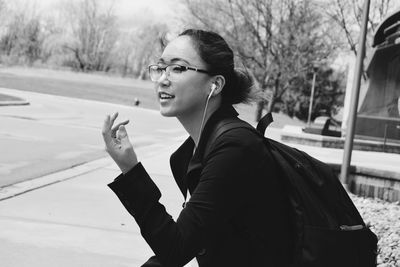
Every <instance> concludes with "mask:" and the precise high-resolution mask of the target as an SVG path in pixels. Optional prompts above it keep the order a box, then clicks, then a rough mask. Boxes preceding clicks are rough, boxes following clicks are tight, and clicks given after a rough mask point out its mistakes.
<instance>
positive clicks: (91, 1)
mask: <svg viewBox="0 0 400 267" xmlns="http://www.w3.org/2000/svg"><path fill="white" fill-rule="evenodd" d="M395 2H396V1H394V0H380V1H378V0H376V1H374V0H372V7H371V13H370V21H369V38H368V40H369V41H370V40H372V36H373V32H374V30H375V29H376V27H377V26H378V24H379V22H380V21H382V19H383V18H384V17H385V16H386V15H387V14H388V13H390V12H392V11H394V9H395V7H396V3H395ZM62 3H63V4H62V5H61V6H60V8H59V9H58V10H55V11H54V12H52V15H51V16H48V15H47V16H44V15H40V14H39V13H38V12H35V10H36V9H35V7H34V6H32V7H30V8H23V9H14V10H13V11H12V12H11V9H10V7H9V6H8V5H7V3H6V2H5V0H0V22H1V24H2V25H3V26H2V27H1V31H0V63H1V64H7V65H14V64H24V65H30V66H33V65H44V66H50V67H64V68H70V69H72V70H76V71H83V72H91V71H100V72H113V73H119V74H121V75H122V76H127V75H128V76H131V77H136V78H140V79H146V78H147V73H146V67H147V65H148V64H150V63H151V62H152V61H153V60H154V59H155V58H156V57H157V56H159V55H160V54H161V51H162V49H163V46H164V44H165V41H166V40H165V39H166V38H165V37H166V36H168V33H170V32H171V28H170V27H169V26H170V25H167V24H164V23H160V22H154V23H149V24H147V25H145V26H141V27H134V28H132V29H130V30H126V29H125V30H121V29H120V28H119V25H118V17H117V16H116V13H115V7H116V6H115V5H117V4H118V2H117V1H97V0H78V1H65V2H62ZM362 4H363V0H329V1H328V0H327V1H321V0H318V1H317V0H262V1H260V0H208V1H201V0H184V1H183V5H184V6H185V8H186V9H185V10H186V12H182V14H179V17H180V20H181V23H182V24H183V25H185V27H201V28H205V29H209V30H213V31H217V32H218V33H220V34H221V35H223V36H224V38H226V40H227V41H228V42H229V43H230V44H231V46H232V47H233V49H234V52H235V53H236V55H237V58H238V59H239V60H238V62H236V65H237V66H239V67H242V68H245V69H247V70H249V71H251V72H252V73H253V75H254V76H255V78H256V79H257V81H258V83H259V87H260V89H261V95H262V100H261V101H259V103H258V107H259V108H258V115H257V116H258V117H259V116H261V113H262V112H263V110H265V111H267V112H268V111H281V112H284V113H287V114H288V115H290V116H296V117H297V118H299V119H302V120H306V119H307V115H308V105H309V102H310V92H311V86H312V80H313V76H315V77H316V83H315V95H314V97H315V98H314V103H315V104H314V105H313V109H312V117H316V116H318V115H328V116H330V115H332V114H333V113H334V112H335V108H336V107H338V106H341V105H342V104H343V94H344V89H345V88H344V86H345V79H346V69H333V68H332V67H331V66H332V62H333V61H334V60H335V59H336V58H337V55H338V53H339V52H340V51H349V52H351V53H353V54H354V55H356V54H357V46H356V45H357V40H358V35H359V29H360V20H361V13H362V10H361V7H362ZM397 4H398V3H397ZM27 10H28V11H27ZM181 10H182V9H181Z"/></svg>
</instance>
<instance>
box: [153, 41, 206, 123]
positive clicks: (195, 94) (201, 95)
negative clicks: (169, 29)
mask: <svg viewBox="0 0 400 267" xmlns="http://www.w3.org/2000/svg"><path fill="white" fill-rule="evenodd" d="M158 64H159V65H169V64H179V65H183V66H192V67H195V68H198V69H203V70H207V68H206V64H205V63H204V62H203V60H202V59H201V58H200V56H199V55H198V53H197V51H196V50H195V48H194V47H193V44H192V41H191V39H190V37H188V36H180V37H178V38H176V39H175V40H173V41H172V42H170V43H169V44H168V45H167V47H166V48H165V50H164V52H163V54H162V55H161V58H160V59H159V61H158ZM210 86H211V76H209V75H208V74H206V73H201V72H197V71H193V70H187V71H183V72H181V73H172V72H171V74H170V75H169V77H167V75H166V74H165V73H164V74H163V75H162V76H161V77H160V79H159V80H158V82H156V93H157V99H158V102H159V104H160V113H161V114H162V115H163V116H167V117H172V116H174V117H178V118H179V117H182V118H183V117H189V118H190V116H193V118H196V115H198V114H202V112H203V111H204V106H205V102H206V98H207V95H208V93H209V90H210ZM199 112H200V113H199Z"/></svg>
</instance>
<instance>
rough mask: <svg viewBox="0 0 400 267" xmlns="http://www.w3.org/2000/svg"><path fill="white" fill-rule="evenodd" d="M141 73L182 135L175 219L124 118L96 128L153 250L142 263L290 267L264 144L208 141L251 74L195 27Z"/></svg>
mask: <svg viewBox="0 0 400 267" xmlns="http://www.w3.org/2000/svg"><path fill="white" fill-rule="evenodd" d="M149 75H150V78H151V80H152V81H153V82H155V88H156V95H157V98H158V102H159V106H160V112H161V114H162V115H163V116H167V117H176V118H177V119H178V120H179V121H180V122H181V124H182V125H183V127H184V128H185V129H186V131H187V132H188V134H189V135H190V136H189V137H188V139H187V140H186V141H185V142H184V143H183V144H182V145H181V147H180V148H179V149H178V150H177V151H176V152H175V153H173V154H172V156H171V159H170V163H171V169H172V173H173V175H174V178H175V180H176V182H177V184H178V186H179V188H180V190H181V191H182V194H183V195H184V196H185V197H187V202H186V203H185V204H184V205H183V206H184V207H183V209H182V211H181V213H180V215H179V217H178V219H177V220H176V221H174V220H173V219H172V217H171V216H170V215H169V214H168V213H167V211H166V210H165V208H164V206H163V205H162V204H161V203H160V202H159V199H160V197H161V193H160V191H159V189H158V188H157V186H156V185H155V184H154V182H153V181H152V180H151V178H150V177H149V175H148V174H147V172H146V170H145V169H144V167H143V166H142V164H141V163H140V162H138V160H137V157H136V154H135V152H134V150H133V148H132V145H131V143H130V141H129V139H128V135H127V132H126V130H125V127H124V125H125V124H127V123H128V121H124V122H121V123H118V124H116V125H115V126H114V123H115V120H116V118H117V116H118V114H114V115H112V116H107V117H106V119H105V122H104V126H103V137H104V141H105V144H106V147H107V151H108V153H109V154H110V156H111V157H112V158H113V159H114V161H115V162H116V164H117V165H118V166H119V167H120V169H121V171H122V174H121V175H119V176H118V177H117V178H116V179H115V180H114V181H113V182H112V183H110V184H109V186H110V188H111V189H112V190H113V191H114V192H115V193H116V195H117V196H118V197H119V199H120V200H121V202H122V204H123V205H124V206H125V208H126V209H127V210H128V212H129V213H130V214H131V215H132V216H133V217H134V218H135V220H136V222H137V223H138V225H139V227H140V230H141V234H142V236H143V237H144V239H145V240H146V242H147V243H148V244H149V246H150V247H151V249H152V250H153V252H154V253H155V256H153V257H151V258H150V259H149V260H148V261H147V262H146V263H145V264H144V265H143V266H146V267H152V266H154V267H155V266H184V265H185V264H186V263H188V262H189V261H190V260H192V259H193V258H194V257H196V258H197V261H198V263H199V266H200V267H206V266H207V267H208V266H209V267H220V266H221V267H224V266H226V267H234V266H238V267H239V266H240V267H249V266H257V267H262V266H289V264H290V260H291V258H290V256H289V255H292V251H293V248H292V246H293V240H292V235H291V231H290V229H291V227H290V218H289V217H290V215H289V209H288V200H287V197H286V194H285V193H284V189H283V186H282V185H281V183H280V181H278V178H279V175H277V173H278V170H277V167H276V165H275V164H274V162H273V160H272V158H271V156H270V152H269V151H268V150H267V148H266V146H265V145H264V143H263V139H262V138H261V137H260V136H258V135H257V134H256V133H254V132H253V131H250V130H249V129H245V128H236V129H232V130H230V131H228V132H226V133H224V134H222V135H221V136H220V137H219V138H217V139H216V140H215V142H214V143H212V144H208V140H210V139H211V136H212V135H213V134H214V133H215V126H216V125H217V124H218V122H220V121H221V120H223V119H226V118H236V117H237V115H238V114H237V112H236V111H235V110H234V108H233V107H232V105H233V104H237V103H241V102H246V101H247V100H248V99H249V96H250V95H251V91H252V89H253V88H254V87H255V83H254V80H253V78H252V76H251V75H250V74H248V73H247V72H246V71H243V70H240V69H237V68H234V56H233V52H232V50H231V48H230V47H229V46H228V44H227V43H226V42H225V40H224V39H223V38H222V37H221V36H219V35H218V34H216V33H214V32H209V31H202V30H194V29H190V30H186V31H184V32H182V33H181V34H180V35H179V36H178V37H177V38H176V39H174V40H173V41H171V42H170V43H169V44H168V45H167V46H166V48H165V50H164V52H163V54H162V55H161V57H160V58H159V60H158V62H157V63H156V64H154V65H150V66H149ZM205 150H207V151H208V153H206V154H204V153H205ZM189 195H190V197H189Z"/></svg>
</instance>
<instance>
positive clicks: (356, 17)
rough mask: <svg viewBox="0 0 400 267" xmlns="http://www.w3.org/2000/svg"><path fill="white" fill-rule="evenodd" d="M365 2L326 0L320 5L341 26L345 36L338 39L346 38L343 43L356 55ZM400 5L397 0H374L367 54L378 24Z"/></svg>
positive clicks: (357, 0)
mask: <svg viewBox="0 0 400 267" xmlns="http://www.w3.org/2000/svg"><path fill="white" fill-rule="evenodd" d="M363 3H364V0H334V1H326V2H325V3H322V4H321V6H320V7H321V8H322V10H324V12H325V13H326V14H327V15H328V17H329V18H330V20H331V21H332V22H333V23H334V24H336V25H337V26H338V27H339V29H340V35H341V36H343V37H345V38H338V40H345V43H342V45H344V46H347V47H348V49H350V51H352V53H354V55H355V56H357V52H358V51H357V43H358V38H359V35H360V31H361V16H362V11H363V10H362V7H363ZM399 6H400V4H399V2H398V1H396V0H380V1H372V4H371V7H370V13H369V20H368V31H367V44H370V45H369V46H367V54H368V52H369V50H370V47H371V45H372V40H373V35H374V33H375V31H376V29H377V27H378V25H379V24H380V23H381V22H382V21H383V20H384V18H385V17H386V16H387V15H388V14H389V13H391V12H393V11H395V9H396V8H398V7H399ZM340 35H339V36H340Z"/></svg>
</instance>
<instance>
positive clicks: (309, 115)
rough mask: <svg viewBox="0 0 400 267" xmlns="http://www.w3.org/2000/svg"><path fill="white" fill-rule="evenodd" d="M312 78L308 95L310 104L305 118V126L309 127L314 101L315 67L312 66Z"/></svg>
mask: <svg viewBox="0 0 400 267" xmlns="http://www.w3.org/2000/svg"><path fill="white" fill-rule="evenodd" d="M313 71H314V73H313V80H312V85H311V95H310V105H309V106H308V118H307V126H308V127H310V125H311V113H312V106H313V102H314V90H315V79H316V77H317V68H316V67H313Z"/></svg>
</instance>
